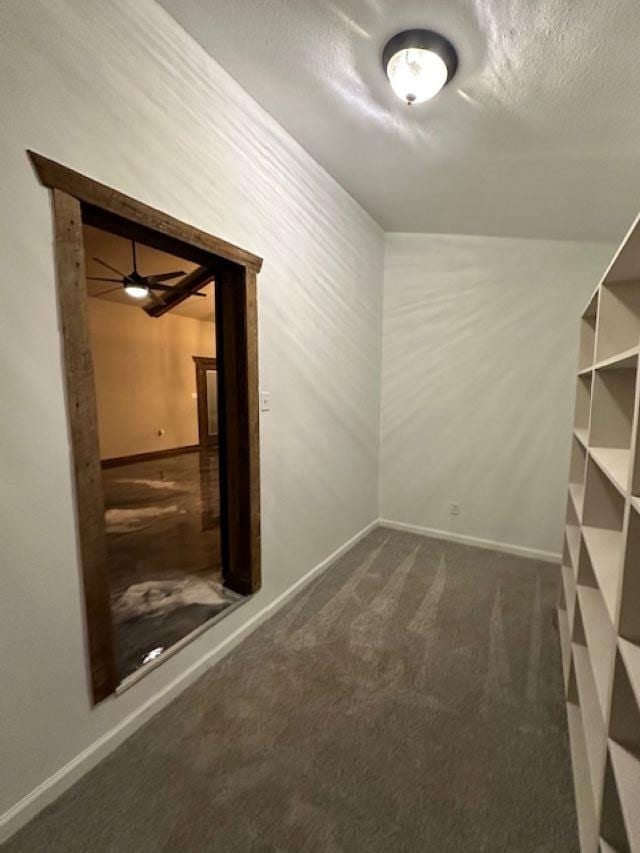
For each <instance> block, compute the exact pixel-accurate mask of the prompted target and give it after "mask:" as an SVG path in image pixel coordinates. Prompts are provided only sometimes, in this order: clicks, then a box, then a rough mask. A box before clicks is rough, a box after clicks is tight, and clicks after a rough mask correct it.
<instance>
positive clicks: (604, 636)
mask: <svg viewBox="0 0 640 853" xmlns="http://www.w3.org/2000/svg"><path fill="white" fill-rule="evenodd" d="M578 600H579V602H580V613H581V618H582V626H583V632H584V635H585V638H586V642H587V649H588V651H589V655H590V658H591V669H592V671H593V678H594V681H595V685H596V690H597V693H598V701H599V704H600V712H601V714H602V718H603V719H606V718H607V716H608V710H609V697H610V693H611V685H612V681H613V669H614V664H615V659H616V634H615V629H614V627H613V625H612V624H611V620H610V619H609V614H608V612H607V608H606V606H605V603H604V599H603V598H602V594H601V593H600V590H599V589H594V588H592V587H589V586H578Z"/></svg>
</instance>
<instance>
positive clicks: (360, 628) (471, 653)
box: [6, 529, 578, 853]
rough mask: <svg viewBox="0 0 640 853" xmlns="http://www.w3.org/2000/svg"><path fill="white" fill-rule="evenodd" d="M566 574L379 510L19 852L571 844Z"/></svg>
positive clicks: (10, 849)
mask: <svg viewBox="0 0 640 853" xmlns="http://www.w3.org/2000/svg"><path fill="white" fill-rule="evenodd" d="M557 587H558V569H557V567H555V566H551V565H548V564H544V563H539V562H535V561H533V560H527V559H522V558H518V557H512V556H507V555H504V554H497V553H494V552H490V551H484V550H480V549H475V548H469V547H466V546H462V545H455V544H450V543H444V542H437V541H435V540H431V539H423V538H420V537H416V536H413V535H410V534H403V533H397V532H392V531H389V530H384V529H377V530H375V531H373V532H372V533H371V534H370V535H369V536H368V537H367V538H366V539H365V540H363V541H362V542H360V543H359V544H358V545H356V546H355V547H354V548H353V549H352V550H351V551H350V552H349V553H348V554H346V555H345V556H344V557H343V558H342V559H341V560H340V561H339V562H338V563H336V564H335V565H334V566H333V567H332V568H330V569H329V570H328V571H327V572H326V573H325V574H324V575H323V576H322V577H320V578H319V579H317V580H316V581H315V582H314V583H313V584H312V585H310V586H309V587H307V588H306V589H305V590H303V592H302V593H301V594H300V595H299V596H298V597H297V598H295V599H294V600H293V601H292V602H291V603H289V604H288V605H287V606H286V607H285V608H284V609H283V610H281V611H280V612H279V613H278V614H276V616H275V617H274V618H273V619H271V620H270V621H269V622H268V623H266V624H265V625H263V626H262V627H260V628H259V629H258V630H257V631H255V633H253V634H252V635H251V636H250V637H249V638H248V639H247V640H245V641H244V642H243V643H242V644H241V645H240V646H239V647H237V648H236V649H235V650H234V651H233V652H232V653H231V654H230V655H229V656H228V657H227V658H226V659H225V660H224V661H222V662H221V663H220V664H219V665H218V666H216V667H214V668H213V669H211V670H210V671H209V672H208V673H207V674H205V675H204V676H203V677H202V678H201V679H200V681H198V682H197V683H196V684H195V685H194V686H193V687H191V688H190V689H189V690H187V691H186V692H185V693H183V694H182V695H181V696H180V697H179V698H178V699H177V700H176V701H175V702H173V704H172V705H170V706H169V707H168V708H166V709H165V710H164V711H162V712H160V713H159V714H158V715H157V716H156V717H155V718H154V719H153V720H151V721H150V722H149V723H148V724H147V725H146V726H144V728H143V729H141V730H140V731H139V732H138V733H136V734H135V735H133V736H132V737H131V738H130V739H129V740H128V741H127V742H126V743H125V744H123V745H122V746H121V747H120V748H119V749H118V750H117V751H116V752H114V753H113V754H112V755H111V756H110V757H109V758H107V759H106V760H105V761H103V762H102V764H101V765H99V766H98V767H97V768H96V769H95V770H93V771H92V772H91V773H89V774H88V775H87V776H85V777H84V778H83V779H82V780H80V782H78V783H77V784H76V785H75V786H74V787H73V788H72V789H71V790H69V791H68V792H67V793H66V794H64V795H63V796H62V797H61V798H60V799H59V800H58V801H57V802H56V803H54V804H53V805H52V806H50V807H49V808H48V809H47V810H46V811H44V812H43V813H42V814H41V815H39V816H38V817H37V818H36V819H35V820H34V821H32V823H31V824H29V825H28V826H27V827H25V828H24V829H23V830H22V831H21V832H20V833H18V835H16V836H14V838H13V839H12V840H11V841H10V842H9V843H8V844H7V845H6V853H24V851H29V852H30V853H33V851H52V853H57V851H60V853H74V851H83V853H85V852H86V851H96V852H97V853H102V851H114V853H116V851H117V853H133V851H178V850H179V851H189V853H191V851H193V853H200V851H202V853H204V851H224V853H232V851H265V853H266V851H296V853H297V851H308V853H311V851H335V853H337V851H345V853H346V851H349V853H351V851H367V853H370V851H434V853H463V851H469V853H477V852H478V851H488V853H498V852H499V851H504V853H514V851H518V853H534V851H537V853H543V851H544V853H552V851H553V853H556V851H557V853H573V851H577V850H578V843H577V836H576V825H575V812H574V806H573V794H572V784H571V776H570V767H569V756H568V738H567V732H566V726H565V717H564V710H563V698H562V676H561V667H560V657H559V643H558V635H557V630H556V628H555V625H554V608H555V605H556V600H557Z"/></svg>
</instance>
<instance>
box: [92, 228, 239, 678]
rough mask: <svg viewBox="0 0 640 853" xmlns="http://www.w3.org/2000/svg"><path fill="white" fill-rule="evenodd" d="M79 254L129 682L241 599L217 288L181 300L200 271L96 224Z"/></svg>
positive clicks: (117, 618)
mask: <svg viewBox="0 0 640 853" xmlns="http://www.w3.org/2000/svg"><path fill="white" fill-rule="evenodd" d="M84 247H85V258H86V275H87V297H88V298H87V308H88V316H89V327H90V333H91V349H92V356H93V366H94V374H95V386H96V398H97V410H98V411H97V414H98V432H99V441H100V458H101V462H102V477H103V490H104V503H105V526H106V537H107V563H108V574H109V581H110V588H111V611H112V617H113V626H114V640H115V652H116V660H117V666H118V675H119V678H120V680H122V679H124V678H126V677H127V676H129V675H131V674H132V673H133V672H134V671H135V670H137V669H138V668H140V667H142V666H144V665H145V664H148V663H150V662H151V661H153V660H155V659H156V658H158V657H160V656H161V655H162V654H163V653H165V652H166V651H167V650H168V649H170V648H171V647H172V646H174V645H175V644H176V643H177V642H179V641H180V640H182V639H183V638H184V637H186V636H187V635H189V634H191V633H192V632H193V631H195V630H197V629H198V628H200V627H201V626H202V625H204V624H205V623H207V622H209V620H211V619H212V618H214V617H215V616H217V615H218V614H219V613H221V612H222V611H223V610H225V609H226V608H228V607H229V606H231V605H233V604H234V603H236V602H237V601H239V600H241V596H239V595H237V594H236V593H234V592H232V591H230V590H228V589H226V588H225V586H224V584H223V577H222V548H221V541H220V468H219V459H218V428H217V411H218V383H217V379H218V377H217V370H216V359H215V356H216V353H215V309H214V286H215V285H214V283H213V282H212V281H209V282H208V283H205V284H204V285H203V286H201V287H200V288H199V289H198V291H197V293H195V294H191V295H190V296H188V297H187V298H185V299H183V300H181V301H179V300H177V299H176V294H177V293H178V292H179V289H180V286H181V282H185V281H188V276H189V274H190V273H192V272H193V271H194V269H195V265H194V264H192V263H190V262H188V261H185V260H183V259H182V258H178V257H175V256H173V255H168V254H166V253H164V252H160V251H158V250H156V249H153V248H151V247H149V246H146V245H143V244H141V243H139V242H132V241H131V240H129V239H126V238H124V237H121V236H119V235H116V234H111V233H109V232H107V231H103V230H101V229H98V228H93V227H90V226H85V227H84ZM169 297H170V298H169ZM168 304H171V309H170V310H167V305H168Z"/></svg>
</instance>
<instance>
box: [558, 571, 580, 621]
mask: <svg viewBox="0 0 640 853" xmlns="http://www.w3.org/2000/svg"><path fill="white" fill-rule="evenodd" d="M561 571H562V595H563V600H564V605H565V606H564V608H563V609H564V610H566V611H567V617H568V619H569V625H570V626H571V625H573V616H574V612H575V606H576V580H575V575H574V572H573V569H572V568H571V566H565V565H563V566H562V570H561Z"/></svg>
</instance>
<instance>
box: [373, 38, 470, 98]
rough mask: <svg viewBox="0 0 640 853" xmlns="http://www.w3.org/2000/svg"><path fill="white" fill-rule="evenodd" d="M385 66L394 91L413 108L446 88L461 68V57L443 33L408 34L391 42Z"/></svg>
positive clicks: (388, 45) (384, 57) (383, 59)
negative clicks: (459, 66) (412, 105)
mask: <svg viewBox="0 0 640 853" xmlns="http://www.w3.org/2000/svg"><path fill="white" fill-rule="evenodd" d="M382 66H383V68H384V70H385V73H386V75H387V77H388V78H389V82H390V83H391V88H392V89H393V91H394V92H395V93H396V95H397V96H398V97H399V98H401V99H402V100H403V101H406V102H407V104H409V106H411V104H420V103H422V102H423V101H428V100H429V99H430V98H433V96H434V95H437V94H438V92H439V91H440V89H442V87H443V86H446V84H447V83H448V82H449V80H451V78H452V77H453V75H454V74H455V73H456V69H457V68H458V54H457V53H456V49H455V47H454V46H453V45H452V44H451V42H450V41H449V40H448V39H446V38H445V37H444V36H441V35H439V33H434V32H432V31H431V30H406V31H405V32H403V33H398V34H397V35H395V36H394V37H393V38H392V39H390V40H389V41H388V42H387V44H386V45H385V48H384V50H383V51H382Z"/></svg>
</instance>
